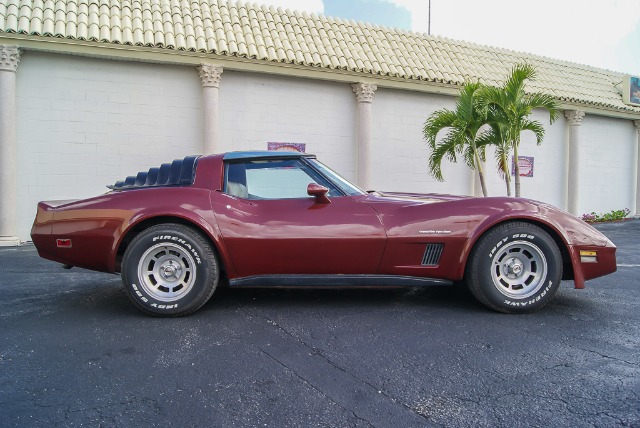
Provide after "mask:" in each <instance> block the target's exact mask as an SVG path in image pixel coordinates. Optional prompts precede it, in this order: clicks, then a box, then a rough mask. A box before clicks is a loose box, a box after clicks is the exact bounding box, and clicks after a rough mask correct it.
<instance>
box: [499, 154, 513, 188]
mask: <svg viewBox="0 0 640 428" xmlns="http://www.w3.org/2000/svg"><path fill="white" fill-rule="evenodd" d="M500 168H501V169H502V172H503V173H504V184H505V185H506V186H507V196H511V171H510V169H509V163H508V161H507V155H505V154H504V153H502V156H501V157H500Z"/></svg>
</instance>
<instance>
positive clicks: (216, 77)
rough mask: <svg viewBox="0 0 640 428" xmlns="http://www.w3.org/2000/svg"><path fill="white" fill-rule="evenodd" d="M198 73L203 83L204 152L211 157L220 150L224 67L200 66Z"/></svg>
mask: <svg viewBox="0 0 640 428" xmlns="http://www.w3.org/2000/svg"><path fill="white" fill-rule="evenodd" d="M198 73H199V74H200V80H201V81H202V100H203V106H202V112H203V119H204V121H203V125H204V126H203V130H202V131H203V135H202V137H203V138H202V139H203V152H204V154H205V155H209V154H211V153H216V150H217V149H218V111H219V109H218V91H219V88H220V79H221V78H222V66H220V65H210V64H200V65H199V66H198Z"/></svg>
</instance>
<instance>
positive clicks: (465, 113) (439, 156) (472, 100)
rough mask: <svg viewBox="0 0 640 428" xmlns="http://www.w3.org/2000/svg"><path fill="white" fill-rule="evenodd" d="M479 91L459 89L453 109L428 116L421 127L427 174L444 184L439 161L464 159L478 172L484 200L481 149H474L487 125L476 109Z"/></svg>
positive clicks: (469, 87) (471, 85)
mask: <svg viewBox="0 0 640 428" xmlns="http://www.w3.org/2000/svg"><path fill="white" fill-rule="evenodd" d="M481 87H482V85H481V84H480V83H465V84H464V85H463V86H462V88H461V89H460V97H459V98H458V100H457V101H456V109H455V110H449V109H442V110H438V111H435V112H433V113H432V114H431V116H429V118H428V119H427V120H426V122H425V124H424V129H423V133H424V138H425V140H427V142H428V143H429V145H430V146H431V149H432V150H433V151H432V152H431V155H430V156H429V172H430V173H431V175H433V177H435V179H436V180H438V181H443V180H444V177H443V176H442V160H443V159H444V158H445V157H446V158H447V159H449V160H450V161H452V162H456V161H457V156H458V155H463V157H464V160H465V163H466V164H467V165H468V166H469V167H470V168H471V169H475V170H476V171H478V177H479V178H480V185H481V186H482V194H483V195H484V196H487V186H486V184H485V181H484V174H483V172H482V163H481V162H482V161H484V148H478V147H477V144H476V142H477V139H478V137H479V132H480V128H482V126H483V125H484V124H485V123H486V116H485V115H484V114H482V112H481V111H479V110H478V109H477V106H476V95H477V93H478V91H479V89H480V88H481ZM443 129H447V130H448V131H447V134H446V135H445V136H444V138H443V139H442V140H441V141H440V142H437V141H436V137H437V136H438V133H439V132H440V131H442V130H443Z"/></svg>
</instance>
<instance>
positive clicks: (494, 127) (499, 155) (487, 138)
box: [476, 108, 511, 196]
mask: <svg viewBox="0 0 640 428" xmlns="http://www.w3.org/2000/svg"><path fill="white" fill-rule="evenodd" d="M487 122H488V125H489V131H487V132H483V133H482V134H481V135H480V137H478V139H477V140H476V142H477V145H478V147H479V148H480V147H486V146H489V145H491V146H494V147H495V160H496V166H497V168H498V175H500V177H501V178H502V179H503V180H504V183H505V186H506V188H507V196H511V173H510V171H509V161H508V159H509V154H510V153H511V144H510V141H509V138H508V125H507V122H506V119H505V118H504V117H503V116H502V115H501V114H500V111H498V110H496V109H495V108H492V109H490V110H489V112H488V114H487Z"/></svg>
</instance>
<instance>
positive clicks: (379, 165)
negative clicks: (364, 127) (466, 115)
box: [371, 88, 471, 195]
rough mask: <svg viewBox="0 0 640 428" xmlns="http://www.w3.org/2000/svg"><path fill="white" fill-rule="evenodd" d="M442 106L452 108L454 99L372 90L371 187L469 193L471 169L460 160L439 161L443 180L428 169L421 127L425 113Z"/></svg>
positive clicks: (387, 189)
mask: <svg viewBox="0 0 640 428" xmlns="http://www.w3.org/2000/svg"><path fill="white" fill-rule="evenodd" d="M442 108H450V109H453V108H455V99H454V98H452V97H447V96H443V95H432V94H420V93H414V92H409V91H401V90H394V89H385V88H379V89H378V90H377V91H376V93H375V94H374V96H373V104H372V107H371V110H372V112H371V114H372V135H373V141H372V146H373V153H372V174H371V175H372V184H373V188H375V189H377V190H386V191H407V192H419V193H427V192H435V193H455V194H463V195H468V194H470V192H471V185H470V183H471V181H470V180H471V172H470V170H469V169H468V168H466V166H464V165H463V164H462V163H458V164H452V163H450V162H449V161H447V160H445V161H443V163H442V171H443V175H444V178H445V181H444V182H438V181H437V180H435V179H434V178H433V177H431V176H430V175H429V172H428V171H429V170H428V162H429V154H430V148H429V147H428V145H427V143H426V141H425V140H424V138H423V133H422V129H423V127H424V122H425V120H426V119H427V117H429V115H430V114H431V113H433V112H434V111H436V110H440V109H442ZM442 135H444V132H443V133H442Z"/></svg>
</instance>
